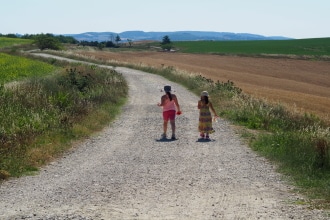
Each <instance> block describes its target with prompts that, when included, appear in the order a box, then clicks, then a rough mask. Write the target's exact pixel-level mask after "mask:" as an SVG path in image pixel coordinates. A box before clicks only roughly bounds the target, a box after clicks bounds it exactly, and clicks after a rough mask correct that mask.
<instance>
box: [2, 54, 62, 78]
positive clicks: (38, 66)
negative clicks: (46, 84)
mask: <svg viewBox="0 0 330 220" xmlns="http://www.w3.org/2000/svg"><path fill="white" fill-rule="evenodd" d="M55 69H56V67H54V66H53V65H50V64H47V63H45V62H41V61H37V60H30V59H27V58H24V57H19V56H12V55H8V54H5V53H0V84H1V83H6V82H10V81H13V80H20V79H23V78H28V77H32V76H41V75H45V74H49V73H50V72H52V71H54V70H55Z"/></svg>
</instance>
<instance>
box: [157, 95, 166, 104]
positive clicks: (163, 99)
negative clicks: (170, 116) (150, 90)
mask: <svg viewBox="0 0 330 220" xmlns="http://www.w3.org/2000/svg"><path fill="white" fill-rule="evenodd" d="M165 100H166V96H165V95H163V96H162V98H161V100H160V103H158V104H157V105H158V106H163V105H164V104H165Z"/></svg>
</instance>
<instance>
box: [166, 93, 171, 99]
mask: <svg viewBox="0 0 330 220" xmlns="http://www.w3.org/2000/svg"><path fill="white" fill-rule="evenodd" d="M166 94H167V95H168V97H169V98H170V101H172V94H171V93H170V92H166Z"/></svg>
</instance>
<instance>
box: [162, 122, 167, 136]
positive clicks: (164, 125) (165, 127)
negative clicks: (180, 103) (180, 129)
mask: <svg viewBox="0 0 330 220" xmlns="http://www.w3.org/2000/svg"><path fill="white" fill-rule="evenodd" d="M167 124H168V121H166V120H164V124H163V130H164V134H165V135H166V132H167Z"/></svg>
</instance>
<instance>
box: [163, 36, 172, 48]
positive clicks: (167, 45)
mask: <svg viewBox="0 0 330 220" xmlns="http://www.w3.org/2000/svg"><path fill="white" fill-rule="evenodd" d="M160 46H161V48H162V49H163V50H167V51H170V50H171V49H172V42H171V40H170V38H169V36H167V35H165V36H164V37H163V41H162V42H161V43H160Z"/></svg>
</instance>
